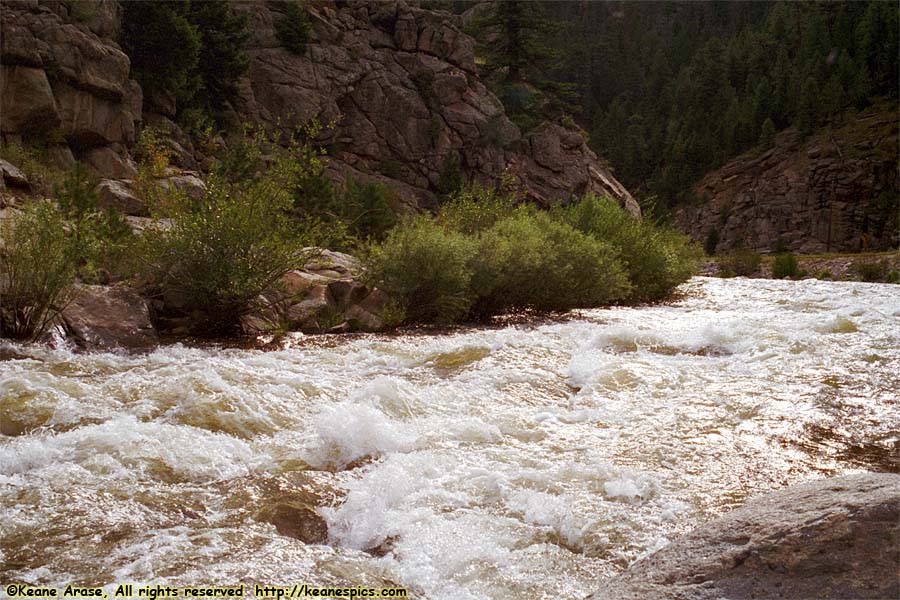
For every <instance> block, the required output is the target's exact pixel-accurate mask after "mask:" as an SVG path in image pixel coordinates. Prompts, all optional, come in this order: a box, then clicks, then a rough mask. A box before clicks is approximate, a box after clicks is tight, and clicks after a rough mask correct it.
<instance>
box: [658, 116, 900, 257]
mask: <svg viewBox="0 0 900 600" xmlns="http://www.w3.org/2000/svg"><path fill="white" fill-rule="evenodd" d="M898 128H900V127H898V114H897V108H896V106H890V105H887V106H886V105H882V106H875V107H871V108H868V109H866V110H863V111H861V112H859V113H858V114H853V115H847V116H845V117H844V119H843V120H842V121H841V122H838V123H835V124H833V125H831V126H828V127H824V128H821V129H819V130H817V131H816V133H815V134H814V135H813V136H811V137H809V138H807V139H806V140H803V139H802V138H801V136H800V135H799V134H798V133H797V132H796V131H795V130H793V129H789V130H787V131H784V132H782V133H780V134H779V135H778V136H777V137H776V138H775V144H774V146H773V147H772V148H770V149H768V150H766V151H764V152H762V153H759V152H758V151H755V152H748V153H746V154H743V155H742V156H740V157H738V158H736V159H734V160H732V161H730V162H729V163H728V164H726V165H725V166H723V167H722V168H720V169H718V170H716V171H713V172H711V173H708V174H707V175H706V176H705V177H704V178H703V179H702V180H701V181H700V182H699V183H698V184H697V185H696V186H695V188H694V196H695V197H696V201H695V202H694V203H690V204H686V205H683V206H681V207H679V209H678V210H677V212H676V215H675V221H676V223H677V224H678V226H679V227H680V228H681V229H682V230H684V231H685V232H687V233H689V234H690V235H691V236H692V237H693V238H694V239H696V240H698V241H701V242H703V241H705V240H707V239H708V236H710V233H711V232H715V233H714V234H713V235H714V236H717V237H718V240H719V242H718V245H717V247H716V252H718V253H723V252H727V251H729V250H731V249H733V248H735V247H736V246H739V245H743V246H745V247H747V248H751V249H754V250H757V251H762V252H775V251H778V250H780V249H783V250H790V251H794V252H802V253H821V252H856V251H860V250H867V249H868V250H887V249H890V248H896V247H897V243H898V235H900V226H898V221H897V219H898V212H900V204H898V202H900V200H898V199H900V189H898V185H900V182H898V176H897V175H898V171H897V168H898V158H900V154H898V143H897V140H898Z"/></svg>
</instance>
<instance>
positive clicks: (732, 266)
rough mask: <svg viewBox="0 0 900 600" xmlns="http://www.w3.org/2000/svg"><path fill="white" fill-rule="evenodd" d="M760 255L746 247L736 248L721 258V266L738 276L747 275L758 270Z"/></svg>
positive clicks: (760, 262) (760, 260)
mask: <svg viewBox="0 0 900 600" xmlns="http://www.w3.org/2000/svg"><path fill="white" fill-rule="evenodd" d="M761 264H762V256H760V255H759V253H758V252H754V251H753V250H748V249H746V248H738V249H736V250H734V251H733V252H732V253H731V254H729V255H728V256H726V257H725V258H724V259H722V267H723V268H724V269H725V270H727V271H731V272H732V273H734V274H735V275H737V276H740V277H749V276H750V275H753V274H755V273H756V272H758V271H759V266H760V265H761Z"/></svg>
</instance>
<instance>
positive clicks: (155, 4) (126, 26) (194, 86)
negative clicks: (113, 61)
mask: <svg viewBox="0 0 900 600" xmlns="http://www.w3.org/2000/svg"><path fill="white" fill-rule="evenodd" d="M122 6H123V8H124V10H125V18H124V23H123V31H122V39H123V47H124V50H125V53H126V54H128V57H129V58H130V59H131V71H132V73H133V75H134V77H135V78H136V79H137V80H138V82H139V83H140V84H141V87H142V88H143V89H144V94H146V95H152V94H155V93H158V92H171V93H173V94H175V96H176V98H178V99H179V100H189V99H191V98H192V97H193V96H194V94H195V93H196V92H197V90H198V89H199V88H200V78H199V77H198V75H197V65H198V64H199V61H200V44H201V38H200V34H199V33H198V31H197V28H196V27H194V26H193V25H192V24H191V23H190V21H189V20H188V14H189V13H190V3H189V2H163V1H159V0H148V1H145V2H125V3H123V5H122Z"/></svg>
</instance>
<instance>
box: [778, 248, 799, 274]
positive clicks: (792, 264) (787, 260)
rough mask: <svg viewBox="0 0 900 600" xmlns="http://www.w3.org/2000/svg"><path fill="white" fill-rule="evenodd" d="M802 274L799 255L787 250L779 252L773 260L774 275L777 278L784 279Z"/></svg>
mask: <svg viewBox="0 0 900 600" xmlns="http://www.w3.org/2000/svg"><path fill="white" fill-rule="evenodd" d="M799 276H800V267H799V265H798V264H797V257H796V256H794V255H793V254H791V253H790V252H786V253H784V254H779V255H777V256H776V257H775V260H774V261H773V262H772V277H774V278H775V279H784V278H785V277H790V278H791V279H795V278H797V277H799Z"/></svg>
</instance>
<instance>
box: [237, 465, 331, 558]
mask: <svg viewBox="0 0 900 600" xmlns="http://www.w3.org/2000/svg"><path fill="white" fill-rule="evenodd" d="M328 477H330V475H328V474H324V473H319V472H316V473H308V472H305V471H292V472H288V473H284V474H282V475H276V476H264V477H261V478H257V479H254V480H252V481H249V482H247V484H246V486H243V489H241V491H240V493H239V494H236V495H235V496H233V497H232V498H231V499H230V500H229V503H234V504H236V505H238V506H241V505H244V504H246V503H247V502H248V500H249V501H251V502H253V503H255V507H256V508H255V511H254V518H255V519H256V520H257V521H262V522H265V523H271V524H272V525H274V526H275V530H276V531H277V532H278V533H279V534H281V535H284V536H287V537H291V538H294V539H297V540H300V541H302V542H304V543H306V544H324V543H326V542H327V541H328V525H327V524H326V522H325V519H324V518H323V517H322V516H321V515H320V514H319V511H318V509H319V507H322V506H327V505H328V504H330V503H331V502H333V501H334V500H335V498H336V492H334V491H333V490H332V489H331V487H330V486H329V485H327V484H326V482H325V481H324V480H323V478H325V479H327V478H328Z"/></svg>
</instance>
